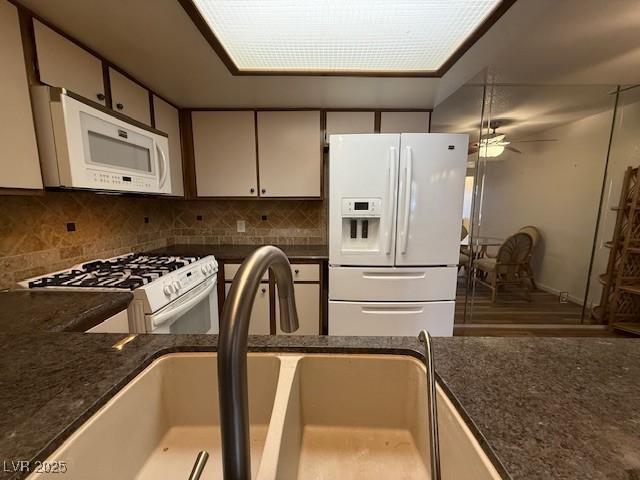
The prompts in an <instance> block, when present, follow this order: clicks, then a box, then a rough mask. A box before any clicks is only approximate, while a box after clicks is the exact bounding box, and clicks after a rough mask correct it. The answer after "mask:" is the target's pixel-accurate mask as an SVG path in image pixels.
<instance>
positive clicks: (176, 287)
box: [173, 280, 182, 293]
mask: <svg viewBox="0 0 640 480" xmlns="http://www.w3.org/2000/svg"><path fill="white" fill-rule="evenodd" d="M181 288H182V285H181V284H180V281H179V280H176V281H175V282H173V289H174V290H175V291H176V293H177V292H178V291H179V290H180V289H181Z"/></svg>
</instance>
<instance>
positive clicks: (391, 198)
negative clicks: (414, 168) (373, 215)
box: [384, 147, 396, 255]
mask: <svg viewBox="0 0 640 480" xmlns="http://www.w3.org/2000/svg"><path fill="white" fill-rule="evenodd" d="M395 186H396V148H395V147H391V148H389V186H388V190H387V192H388V193H387V195H388V197H387V204H388V205H389V214H388V215H387V218H388V219H389V224H388V225H387V232H386V245H385V249H384V251H385V253H386V254H387V255H389V254H390V253H391V234H392V229H393V228H392V227H393V222H392V221H391V219H392V218H393V209H394V206H395V203H396V196H395Z"/></svg>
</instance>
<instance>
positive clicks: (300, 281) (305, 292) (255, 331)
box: [220, 263, 322, 335]
mask: <svg viewBox="0 0 640 480" xmlns="http://www.w3.org/2000/svg"><path fill="white" fill-rule="evenodd" d="M239 268H240V264H238V263H229V264H225V265H224V279H225V297H226V296H228V295H229V290H230V289H231V283H232V281H233V279H234V277H235V274H236V273H237V271H238V269H239ZM291 273H292V276H293V281H294V284H293V288H294V295H295V297H296V309H297V310H298V323H299V328H298V330H297V331H296V332H294V333H285V332H283V331H282V329H281V328H280V310H279V309H280V307H279V305H278V303H279V301H278V290H277V287H274V288H275V292H274V298H275V306H274V310H275V324H276V330H275V333H276V334H277V335H320V334H321V333H322V332H321V327H320V311H321V305H322V304H321V302H320V295H321V294H320V292H321V283H320V265H319V264H317V263H304V264H292V265H291ZM268 281H269V276H268V274H265V276H264V277H262V283H261V284H260V288H259V289H258V293H257V294H256V298H255V302H254V304H253V310H252V311H251V320H250V323H249V334H251V335H269V334H270V325H271V316H270V300H269V288H270V287H269V283H268ZM220 313H222V309H221V311H220Z"/></svg>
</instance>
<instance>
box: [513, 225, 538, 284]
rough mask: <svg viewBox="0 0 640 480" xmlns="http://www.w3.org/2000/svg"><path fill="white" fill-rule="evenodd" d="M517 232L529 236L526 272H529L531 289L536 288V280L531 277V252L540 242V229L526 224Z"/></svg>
mask: <svg viewBox="0 0 640 480" xmlns="http://www.w3.org/2000/svg"><path fill="white" fill-rule="evenodd" d="M518 233H526V234H528V235H529V236H530V237H531V240H532V244H531V254H530V255H529V259H528V260H527V263H526V265H525V268H526V269H527V273H528V274H529V280H530V281H531V285H533V289H534V290H537V289H538V286H537V285H536V281H535V280H534V278H533V268H531V257H532V256H533V252H534V250H535V249H536V245H537V244H538V243H539V242H540V230H538V229H537V228H536V227H534V226H533V225H527V226H526V227H522V228H521V229H520V230H518Z"/></svg>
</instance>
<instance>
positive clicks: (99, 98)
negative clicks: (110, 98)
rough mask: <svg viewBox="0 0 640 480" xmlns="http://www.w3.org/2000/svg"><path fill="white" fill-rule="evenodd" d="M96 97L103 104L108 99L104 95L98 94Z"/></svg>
mask: <svg viewBox="0 0 640 480" xmlns="http://www.w3.org/2000/svg"><path fill="white" fill-rule="evenodd" d="M96 97H97V98H98V100H100V101H101V102H102V101H104V99H105V98H106V97H105V96H104V93H98V94H97V95H96Z"/></svg>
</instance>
